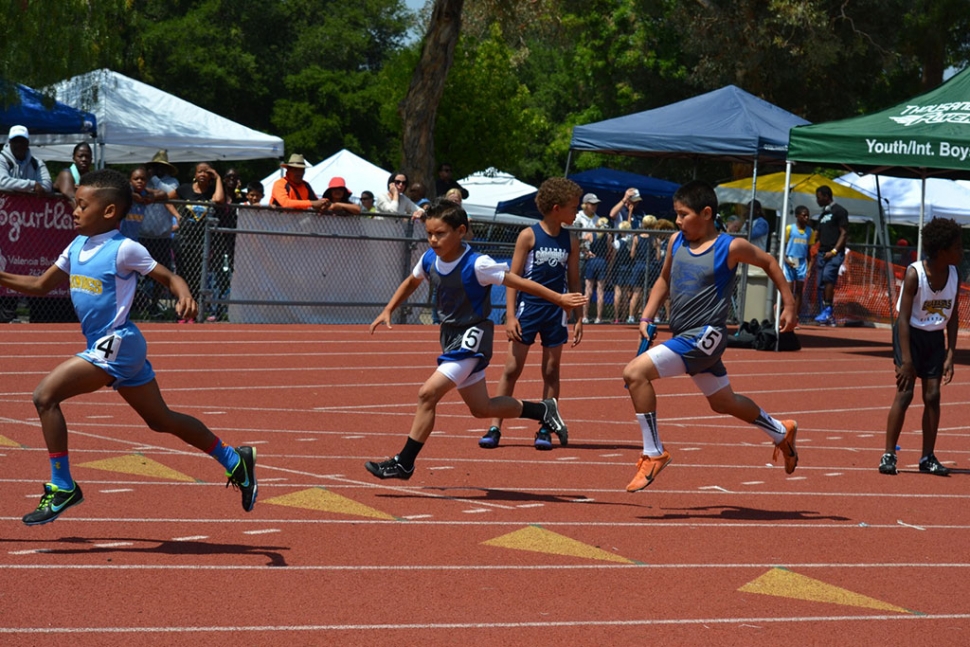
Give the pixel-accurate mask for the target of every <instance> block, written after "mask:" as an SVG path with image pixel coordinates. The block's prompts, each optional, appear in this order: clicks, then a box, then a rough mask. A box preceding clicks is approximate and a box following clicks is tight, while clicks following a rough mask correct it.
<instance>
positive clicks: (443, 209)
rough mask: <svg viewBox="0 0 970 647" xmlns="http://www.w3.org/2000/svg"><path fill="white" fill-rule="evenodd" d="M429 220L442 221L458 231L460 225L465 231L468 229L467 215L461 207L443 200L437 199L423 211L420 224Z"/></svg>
mask: <svg viewBox="0 0 970 647" xmlns="http://www.w3.org/2000/svg"><path fill="white" fill-rule="evenodd" d="M429 220H443V221H444V222H445V223H446V224H447V225H449V226H450V227H451V228H452V229H458V228H459V227H461V226H462V225H465V229H468V226H469V225H468V214H467V213H466V212H465V210H464V209H463V208H462V207H461V205H460V204H457V203H455V202H452V201H451V200H445V199H444V198H438V199H437V200H435V201H434V202H433V203H432V204H431V206H429V207H427V208H426V209H425V210H424V215H423V216H421V222H427V221H429Z"/></svg>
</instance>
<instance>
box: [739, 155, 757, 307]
mask: <svg viewBox="0 0 970 647" xmlns="http://www.w3.org/2000/svg"><path fill="white" fill-rule="evenodd" d="M757 195H758V158H757V157H755V158H754V169H753V171H752V175H751V199H750V200H749V201H748V222H747V225H748V242H751V230H752V229H753V218H752V217H751V211H752V207H753V203H754V201H755V196H757ZM747 292H748V265H747V263H745V265H744V268H743V269H742V272H741V286H740V287H739V289H738V308H739V309H740V310H741V311H740V312H739V313H738V323H741V322H742V321H744V306H745V300H746V299H747V296H748V295H747Z"/></svg>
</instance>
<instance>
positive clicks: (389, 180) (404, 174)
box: [387, 171, 411, 186]
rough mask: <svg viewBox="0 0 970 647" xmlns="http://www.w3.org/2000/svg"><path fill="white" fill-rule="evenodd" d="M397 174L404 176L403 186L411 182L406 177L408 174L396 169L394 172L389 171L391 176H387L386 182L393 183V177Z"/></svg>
mask: <svg viewBox="0 0 970 647" xmlns="http://www.w3.org/2000/svg"><path fill="white" fill-rule="evenodd" d="M398 175H403V176H404V186H408V185H410V184H411V180H409V179H408V174H407V173H405V172H404V171H397V172H395V173H391V177H389V178H387V183H388V184H393V183H394V178H396V177H397V176H398Z"/></svg>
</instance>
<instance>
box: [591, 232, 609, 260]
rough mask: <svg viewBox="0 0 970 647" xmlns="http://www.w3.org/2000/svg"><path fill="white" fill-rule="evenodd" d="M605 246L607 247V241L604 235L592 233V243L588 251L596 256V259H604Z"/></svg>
mask: <svg viewBox="0 0 970 647" xmlns="http://www.w3.org/2000/svg"><path fill="white" fill-rule="evenodd" d="M607 245H609V240H608V239H607V237H606V234H601V233H597V232H593V241H592V242H591V243H590V244H589V251H591V252H593V253H594V254H596V256H597V258H603V259H605V258H606V254H607Z"/></svg>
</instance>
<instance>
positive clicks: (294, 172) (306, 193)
mask: <svg viewBox="0 0 970 647" xmlns="http://www.w3.org/2000/svg"><path fill="white" fill-rule="evenodd" d="M280 166H282V167H283V168H284V169H286V175H284V176H283V177H281V178H280V179H278V180H276V182H274V183H273V192H272V194H271V196H270V200H269V203H270V204H271V205H273V206H275V207H283V208H284V209H313V210H314V211H325V210H326V209H328V208H329V207H330V201H329V200H327V199H326V198H318V197H317V194H316V193H314V192H313V187H311V186H310V185H309V184H307V183H306V182H304V181H303V174H304V173H306V169H307V165H306V162H305V161H304V159H303V156H302V155H298V154H296V153H294V154H293V155H290V159H289V160H288V161H287V162H286V163H284V164H281V165H280Z"/></svg>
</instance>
